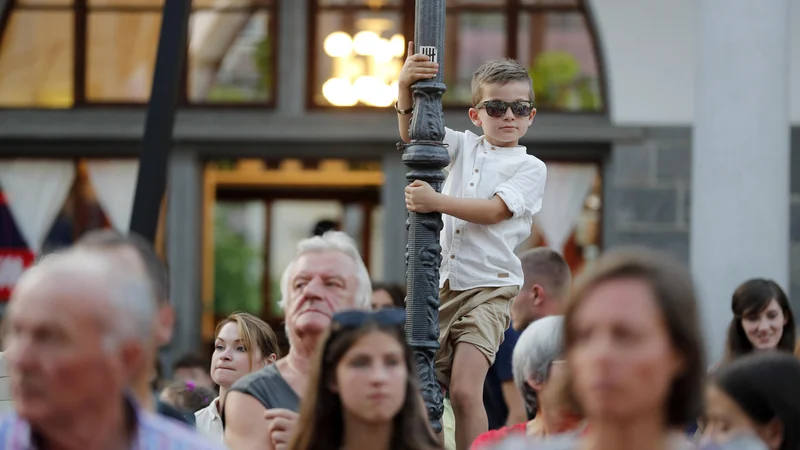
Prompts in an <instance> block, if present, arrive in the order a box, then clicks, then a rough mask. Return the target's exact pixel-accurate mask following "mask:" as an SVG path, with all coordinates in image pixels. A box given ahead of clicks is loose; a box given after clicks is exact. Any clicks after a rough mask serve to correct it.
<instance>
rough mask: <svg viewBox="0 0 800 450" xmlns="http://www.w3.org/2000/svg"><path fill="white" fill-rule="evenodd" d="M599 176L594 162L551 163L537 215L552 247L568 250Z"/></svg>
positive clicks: (557, 249)
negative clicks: (572, 235)
mask: <svg viewBox="0 0 800 450" xmlns="http://www.w3.org/2000/svg"><path fill="white" fill-rule="evenodd" d="M596 176H597V167H596V166H594V165H593V164H558V163H552V164H548V165H547V184H545V188H544V199H543V200H542V210H541V211H539V213H538V214H537V215H536V218H535V219H534V220H535V222H536V223H537V225H538V226H539V229H540V230H542V234H544V238H545V240H546V241H547V243H548V245H549V246H550V248H552V249H553V250H556V251H558V252H563V251H564V245H565V244H566V243H567V240H568V239H569V237H570V235H571V234H572V231H573V230H574V229H575V225H576V224H577V223H578V219H579V218H580V216H581V212H582V211H583V204H584V202H586V196H587V195H589V193H590V192H591V189H592V184H593V183H594V180H595V177H596Z"/></svg>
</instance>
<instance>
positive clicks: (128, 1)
mask: <svg viewBox="0 0 800 450" xmlns="http://www.w3.org/2000/svg"><path fill="white" fill-rule="evenodd" d="M88 4H89V8H92V7H97V6H104V7H114V6H135V7H137V8H147V7H153V6H163V5H164V0H89V1H88Z"/></svg>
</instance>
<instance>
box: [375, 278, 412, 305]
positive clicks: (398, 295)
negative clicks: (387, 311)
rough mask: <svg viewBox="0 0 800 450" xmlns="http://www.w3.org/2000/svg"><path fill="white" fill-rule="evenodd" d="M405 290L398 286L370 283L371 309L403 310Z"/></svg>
mask: <svg viewBox="0 0 800 450" xmlns="http://www.w3.org/2000/svg"><path fill="white" fill-rule="evenodd" d="M405 307H406V289H405V288H404V287H403V286H401V285H399V284H390V283H372V309H374V310H378V309H383V308H405Z"/></svg>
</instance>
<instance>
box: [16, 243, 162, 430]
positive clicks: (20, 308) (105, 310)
mask: <svg viewBox="0 0 800 450" xmlns="http://www.w3.org/2000/svg"><path fill="white" fill-rule="evenodd" d="M113 262H114V261H113V260H112V259H111V258H108V257H104V256H103V255H100V254H96V253H90V252H65V253H60V254H55V255H51V256H48V257H46V258H44V259H43V260H42V261H41V262H39V263H38V264H37V265H36V266H34V267H33V268H31V269H29V270H28V271H26V272H25V273H24V274H23V275H22V277H21V278H20V280H19V282H18V283H17V285H16V286H15V288H14V291H13V293H12V295H11V302H10V303H9V306H8V311H7V313H6V342H5V344H6V345H7V349H6V351H5V353H4V355H3V356H4V357H5V358H6V360H7V361H8V365H9V370H10V373H11V380H12V396H13V399H14V403H15V408H16V409H17V412H18V413H19V415H20V416H21V417H23V418H25V419H26V420H28V421H29V422H31V423H32V424H38V425H41V424H43V423H57V422H62V423H63V422H65V421H68V420H70V418H71V417H72V416H73V415H74V414H76V411H80V410H82V409H84V408H94V407H99V406H98V405H103V404H104V402H108V401H109V399H111V401H114V400H113V399H114V398H117V399H118V398H119V396H121V395H122V394H123V392H124V390H125V389H127V387H128V385H129V383H130V382H131V380H132V379H133V378H134V376H135V374H136V373H137V372H140V371H141V370H142V368H143V367H145V366H146V365H147V360H146V352H145V349H146V348H147V347H149V346H150V345H151V344H150V342H149V341H151V340H152V334H153V326H154V323H153V320H152V317H153V314H154V313H155V308H156V303H155V299H154V298H153V296H152V289H151V288H150V284H149V283H148V282H147V280H146V279H145V277H143V276H135V275H131V274H126V273H124V272H122V271H119V270H112V269H111V268H112V267H113V265H114V264H113Z"/></svg>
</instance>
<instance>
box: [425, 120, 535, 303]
mask: <svg viewBox="0 0 800 450" xmlns="http://www.w3.org/2000/svg"><path fill="white" fill-rule="evenodd" d="M444 143H445V144H447V145H448V148H447V151H448V153H449V154H450V165H448V166H447V168H446V169H445V170H446V171H447V172H448V176H447V179H446V180H445V183H444V186H443V187H442V193H443V194H446V195H449V196H451V197H459V198H479V199H486V200H489V199H491V198H492V197H494V196H495V195H498V196H499V197H500V198H502V199H503V201H504V202H505V204H506V206H507V207H508V209H509V211H511V213H512V214H513V216H512V217H511V218H510V219H508V220H504V221H502V222H500V223H497V224H494V225H478V224H474V223H469V222H467V221H464V220H461V219H458V218H456V217H453V216H449V215H444V214H443V215H442V220H443V222H444V228H442V232H441V244H442V265H441V267H440V269H439V285H440V287H442V286H444V283H445V281H446V280H450V289H452V290H454V291H464V290H468V289H474V288H478V287H492V286H522V280H523V277H522V264H521V263H520V261H519V258H518V257H517V256H516V254H515V253H514V249H515V248H516V247H517V246H518V245H519V244H520V243H521V242H522V241H523V240H525V239H526V238H527V237H528V236H529V235H530V234H531V226H532V225H533V215H534V214H536V213H537V212H539V210H540V209H542V197H543V195H544V185H545V180H546V179H547V168H546V167H545V165H544V163H543V162H542V161H541V160H540V159H538V158H536V157H535V156H533V155H529V154H528V152H527V150H526V149H525V147H523V146H517V147H495V146H493V145H491V144H489V143H488V142H486V140H485V139H484V138H483V136H477V135H475V134H474V133H471V132H469V131H467V132H464V133H462V132H458V131H453V130H451V129H449V128H446V129H445V138H444Z"/></svg>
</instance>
